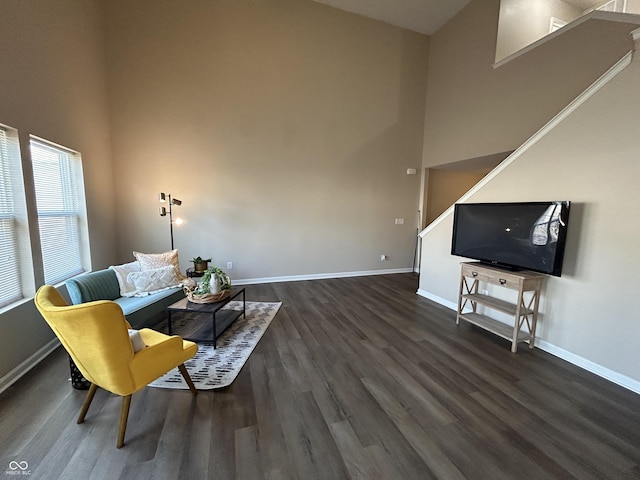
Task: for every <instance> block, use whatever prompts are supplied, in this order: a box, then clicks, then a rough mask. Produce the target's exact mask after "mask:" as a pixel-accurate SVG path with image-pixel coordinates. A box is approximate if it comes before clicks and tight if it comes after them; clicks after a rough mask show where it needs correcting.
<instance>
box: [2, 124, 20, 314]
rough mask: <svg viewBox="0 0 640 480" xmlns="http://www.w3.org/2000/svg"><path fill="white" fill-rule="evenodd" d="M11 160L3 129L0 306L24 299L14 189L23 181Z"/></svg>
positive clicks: (5, 132) (5, 133)
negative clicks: (18, 176) (20, 180)
mask: <svg viewBox="0 0 640 480" xmlns="http://www.w3.org/2000/svg"><path fill="white" fill-rule="evenodd" d="M10 162H11V159H10V157H9V148H8V139H7V131H6V130H5V129H4V128H1V127H0V171H1V172H0V173H2V176H1V177H0V307H3V306H5V305H8V304H10V303H12V302H15V301H17V300H20V299H21V298H22V297H23V295H22V282H21V280H20V268H19V256H18V232H17V230H18V225H17V221H16V215H15V213H16V209H15V205H14V202H13V189H14V187H15V186H16V185H14V184H16V183H17V182H16V180H19V179H17V178H16V175H15V168H13V167H14V166H13V165H11V163H10Z"/></svg>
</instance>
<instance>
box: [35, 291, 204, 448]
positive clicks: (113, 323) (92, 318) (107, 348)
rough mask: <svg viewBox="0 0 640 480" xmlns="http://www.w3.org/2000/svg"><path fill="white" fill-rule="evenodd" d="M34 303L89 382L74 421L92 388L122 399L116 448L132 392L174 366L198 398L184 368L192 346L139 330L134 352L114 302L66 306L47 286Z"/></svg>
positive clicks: (126, 325)
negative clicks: (137, 347) (140, 346)
mask: <svg viewBox="0 0 640 480" xmlns="http://www.w3.org/2000/svg"><path fill="white" fill-rule="evenodd" d="M34 300H35V304H36V307H37V308H38V310H39V311H40V313H41V314H42V316H43V317H44V319H45V320H46V322H47V323H48V324H49V326H50V327H51V329H52V330H53V331H54V333H55V334H56V336H57V337H58V339H59V340H60V342H61V343H62V345H63V346H64V348H65V349H66V350H67V352H68V353H69V355H71V358H73V361H74V362H75V363H76V365H77V366H78V369H79V370H80V371H81V372H82V374H83V375H84V377H85V378H86V379H87V380H89V381H90V382H91V387H90V388H89V392H88V393H87V397H86V399H85V401H84V404H83V406H82V410H81V411H80V416H79V417H78V423H82V422H84V418H85V416H86V414H87V411H88V410H89V406H90V405H91V401H92V400H93V396H94V395H95V393H96V389H97V387H101V388H104V389H105V390H108V391H110V392H112V393H115V394H116V395H120V396H121V397H123V398H122V409H121V413H120V426H119V431H118V441H117V444H116V446H117V448H120V447H122V445H124V435H125V431H126V428H127V418H128V416H129V406H130V405H131V395H132V394H133V393H135V392H137V391H138V390H140V389H142V388H144V387H145V386H147V384H149V383H150V382H152V381H153V380H155V379H156V378H158V377H160V376H162V375H164V374H165V373H167V372H168V371H169V370H171V369H173V368H175V367H178V368H179V369H180V373H182V376H183V377H184V379H185V381H186V382H187V384H188V385H189V388H190V389H191V392H192V393H193V394H194V395H196V394H197V391H196V389H195V387H194V385H193V382H192V381H191V377H190V376H189V373H188V372H187V369H186V368H185V366H184V362H186V361H187V360H189V359H190V358H191V357H193V356H194V355H195V354H196V352H197V351H198V346H197V345H196V344H195V343H193V342H189V341H186V340H183V339H182V338H180V337H178V336H168V335H164V334H162V333H159V332H156V331H154V330H151V329H148V328H144V329H141V330H140V331H139V333H140V337H141V338H142V341H143V342H144V344H145V345H146V347H145V348H143V349H142V350H140V351H138V352H134V350H133V346H132V344H131V340H130V339H129V333H128V328H130V325H129V323H128V322H127V320H126V319H125V317H124V315H123V313H122V309H121V308H120V306H119V305H118V304H117V303H115V302H112V301H108V300H98V301H95V302H88V303H81V304H78V305H67V303H66V302H65V300H64V298H62V296H61V295H60V293H59V292H58V291H57V290H56V289H55V288H54V287H52V286H50V285H44V286H42V287H41V288H40V289H39V290H38V292H37V293H36V296H35V299H34Z"/></svg>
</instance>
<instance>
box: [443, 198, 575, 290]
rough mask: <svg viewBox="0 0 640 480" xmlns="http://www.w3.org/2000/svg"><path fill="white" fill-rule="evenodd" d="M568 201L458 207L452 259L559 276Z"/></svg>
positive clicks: (463, 204) (454, 216)
mask: <svg viewBox="0 0 640 480" xmlns="http://www.w3.org/2000/svg"><path fill="white" fill-rule="evenodd" d="M569 207H570V202H567V201H562V202H519V203H457V204H456V205H455V207H454V214H453V237H452V240H451V254H452V255H457V256H460V257H465V258H470V259H473V260H479V261H481V262H483V263H488V264H493V265H496V266H500V267H505V268H509V269H513V270H531V271H534V272H541V273H546V274H549V275H555V276H557V277H559V276H560V275H561V273H562V261H563V257H564V248H565V243H566V238H567V226H568V221H569Z"/></svg>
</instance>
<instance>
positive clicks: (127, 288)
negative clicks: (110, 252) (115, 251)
mask: <svg viewBox="0 0 640 480" xmlns="http://www.w3.org/2000/svg"><path fill="white" fill-rule="evenodd" d="M109 268H110V269H111V270H113V272H114V273H115V274H116V278H117V279H118V284H119V285H120V296H122V297H131V296H133V295H135V293H136V286H135V285H134V284H133V282H130V281H129V278H128V277H129V274H130V273H131V272H139V271H140V263H139V262H131V263H124V264H122V265H112V266H110V267H109Z"/></svg>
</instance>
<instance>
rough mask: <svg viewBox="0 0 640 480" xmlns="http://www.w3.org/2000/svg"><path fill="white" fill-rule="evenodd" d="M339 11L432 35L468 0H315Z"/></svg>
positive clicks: (468, 0)
mask: <svg viewBox="0 0 640 480" xmlns="http://www.w3.org/2000/svg"><path fill="white" fill-rule="evenodd" d="M314 1H316V2H318V3H324V4H325V5H330V6H332V7H335V8H339V9H340V10H346V11H348V12H352V13H357V14H359V15H362V16H365V17H369V18H373V19H375V20H381V21H383V22H385V23H390V24H391V25H395V26H397V27H403V28H406V29H409V30H413V31H416V32H420V33H426V34H427V35H431V34H433V33H434V32H435V31H437V30H438V29H439V28H440V27H442V26H443V25H444V24H445V23H447V21H449V20H450V19H451V18H452V17H453V16H454V15H455V14H456V13H458V12H459V11H460V10H462V8H463V7H464V6H465V5H466V4H467V3H469V2H470V1H471V0H314Z"/></svg>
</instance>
